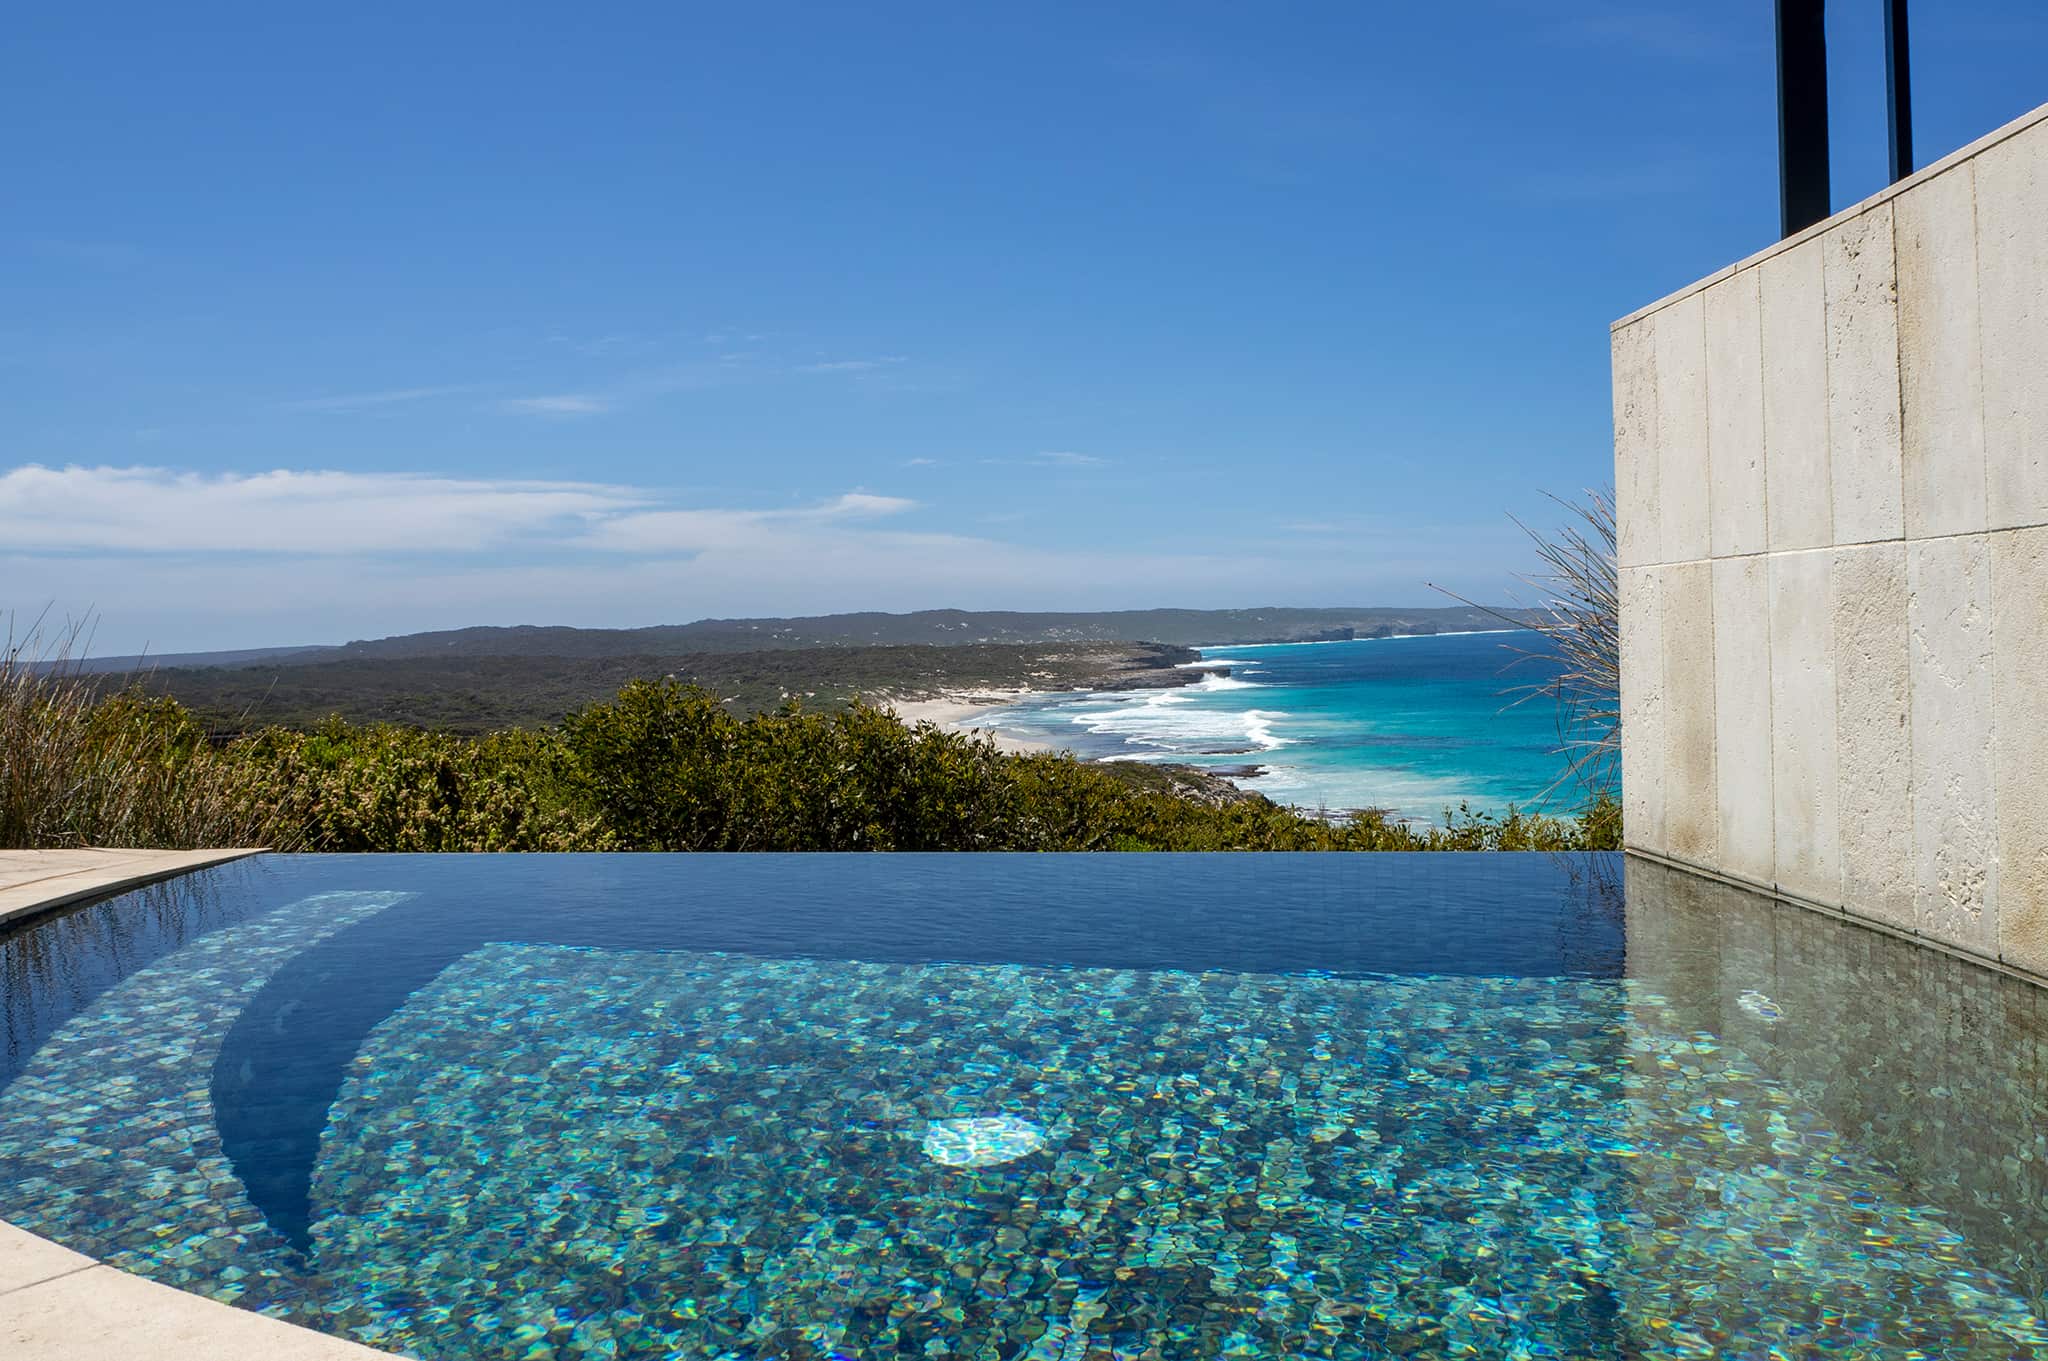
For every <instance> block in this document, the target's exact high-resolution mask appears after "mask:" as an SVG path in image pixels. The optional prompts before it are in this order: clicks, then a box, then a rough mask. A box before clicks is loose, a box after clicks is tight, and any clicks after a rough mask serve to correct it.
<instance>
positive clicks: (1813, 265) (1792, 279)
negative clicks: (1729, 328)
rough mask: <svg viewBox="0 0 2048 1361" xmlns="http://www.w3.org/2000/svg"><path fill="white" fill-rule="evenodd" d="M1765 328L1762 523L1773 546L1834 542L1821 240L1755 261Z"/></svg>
mask: <svg viewBox="0 0 2048 1361" xmlns="http://www.w3.org/2000/svg"><path fill="white" fill-rule="evenodd" d="M1757 280H1758V283H1759V286H1760V294H1761V296H1760V298H1759V300H1758V312H1759V322H1760V325H1761V328H1762V331H1763V360H1764V367H1763V419H1764V480H1765V486H1766V492H1767V498H1768V500H1767V503H1766V505H1765V527H1766V532H1767V535H1768V537H1769V540H1770V547H1771V549H1772V551H1774V552H1776V551H1780V550H1784V549H1796V548H1825V547H1826V546H1828V545H1829V544H1831V543H1833V542H1834V523H1835V522H1834V494H1833V492H1832V491H1831V490H1830V487H1829V482H1830V478H1829V473H1828V402H1827V392H1828V348H1827V292H1826V281H1825V270H1824V268H1823V265H1822V253H1821V242H1820V241H1819V240H1817V239H1816V240H1812V241H1806V242H1802V243H1801V244H1800V245H1797V246H1795V247H1793V248H1792V249H1791V250H1788V251H1782V252H1780V253H1779V254H1777V255H1773V256H1772V257H1770V258H1769V259H1768V260H1765V261H1764V262H1763V263H1762V264H1760V265H1758V266H1757Z"/></svg>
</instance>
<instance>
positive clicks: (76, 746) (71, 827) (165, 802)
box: [0, 621, 288, 849]
mask: <svg viewBox="0 0 2048 1361" xmlns="http://www.w3.org/2000/svg"><path fill="white" fill-rule="evenodd" d="M85 638H86V633H85V631H84V629H83V628H82V627H81V626H71V627H68V628H65V629H63V630H59V631H57V632H56V633H55V635H54V638H53V637H52V636H51V635H49V634H48V633H46V632H45V630H44V629H43V628H42V627H41V625H40V621H39V623H38V625H37V626H35V627H32V628H31V629H30V630H29V631H28V633H27V634H26V636H23V637H17V636H15V635H14V633H13V632H12V630H11V628H10V631H9V633H8V636H7V642H6V650H5V652H4V653H0V848H5V849H24V848H27V849H47V848H53V847H69V846H154V847H180V848H182V847H200V846H252V845H264V844H276V843H277V842H278V841H279V840H280V839H281V838H280V836H279V829H277V828H275V827H273V826H272V825H271V823H272V821H273V818H272V816H271V815H270V814H269V813H268V812H267V811H266V810H267V808H268V807H269V804H268V802H267V801H266V800H265V799H264V798H263V797H262V794H261V791H260V790H259V789H258V788H257V787H256V786H255V783H254V780H253V773H252V772H251V771H250V770H249V769H248V767H247V766H246V764H245V763H241V762H237V761H234V760H231V759H230V758H228V757H227V756H226V755H224V754H223V753H221V752H219V751H217V750H215V749H214V748H213V747H212V746H210V745H209V744H208V743H207V740H206V734H205V732H204V731H203V730H202V729H201V728H200V727H199V725H198V724H196V723H195V722H193V721H192V719H191V717H190V716H189V715H187V714H186V713H185V711H184V710H183V709H181V708H179V707H178V706H177V705H176V704H173V703H172V702H170V701H169V700H163V699H151V698H149V697H147V696H145V695H143V694H142V693H141V692H140V690H139V689H138V688H135V687H133V686H126V687H123V686H118V685H114V684H111V683H110V682H109V679H108V678H107V677H105V676H102V675H94V674H92V673H90V672H88V671H87V670H85V669H84V667H83V666H82V665H80V664H79V662H78V661H77V660H75V658H76V657H77V656H78V654H79V653H80V652H82V650H83V648H82V644H83V642H84V641H85ZM110 691H111V692H112V693H110ZM284 839H288V838H284Z"/></svg>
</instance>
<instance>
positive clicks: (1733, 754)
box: [1713, 557, 1777, 884]
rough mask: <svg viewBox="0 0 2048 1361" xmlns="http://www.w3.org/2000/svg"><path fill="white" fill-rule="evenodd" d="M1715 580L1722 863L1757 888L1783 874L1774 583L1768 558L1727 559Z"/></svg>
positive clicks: (1715, 569)
mask: <svg viewBox="0 0 2048 1361" xmlns="http://www.w3.org/2000/svg"><path fill="white" fill-rule="evenodd" d="M1713 582H1714V633H1713V640H1714V778H1715V782H1716V785H1717V786H1718V789H1719V795H1718V802H1719V804H1720V815H1721V828H1720V843H1721V853H1720V861H1719V865H1720V867H1721V868H1722V869H1725V870H1727V871H1728V872H1729V873H1731V874H1735V875H1739V876H1741V877H1742V878H1744V879H1748V880H1750V881H1751V882H1753V883H1758V884H1768V883H1770V882H1771V881H1772V879H1773V878H1774V877H1775V875H1776V873H1777V862H1776V855H1775V847H1776V843H1777V830H1776V812H1775V810H1774V809H1773V807H1772V803H1771V639H1770V630H1769V629H1768V628H1767V627H1766V621H1767V620H1769V618H1770V609H1771V578H1770V570H1769V565H1768V563H1766V562H1765V560H1764V559H1763V558H1761V557H1747V558H1723V559H1718V560H1716V561H1715V562H1714V564H1713Z"/></svg>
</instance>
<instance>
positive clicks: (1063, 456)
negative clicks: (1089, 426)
mask: <svg viewBox="0 0 2048 1361" xmlns="http://www.w3.org/2000/svg"><path fill="white" fill-rule="evenodd" d="M982 462H983V463H985V464H987V465H989V466H990V467H995V468H1000V467H1005V466H1011V467H1015V466H1023V467H1039V468H1105V467H1108V466H1109V460H1108V459H1106V458H1099V457H1097V456H1096V455H1094V454H1080V453H1076V452H1074V451H1073V450H1072V449H1041V450H1040V451H1039V452H1037V453H1035V454H1031V455H1028V456H1026V457H1024V458H985V459H983V460H982Z"/></svg>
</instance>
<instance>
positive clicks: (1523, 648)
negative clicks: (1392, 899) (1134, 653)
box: [975, 631, 1579, 819]
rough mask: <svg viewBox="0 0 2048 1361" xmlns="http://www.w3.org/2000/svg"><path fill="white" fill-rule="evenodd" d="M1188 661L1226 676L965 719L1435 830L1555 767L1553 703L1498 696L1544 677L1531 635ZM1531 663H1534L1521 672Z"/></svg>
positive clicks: (1229, 651)
mask: <svg viewBox="0 0 2048 1361" xmlns="http://www.w3.org/2000/svg"><path fill="white" fill-rule="evenodd" d="M1518 649H1519V651H1518ZM1200 651H1201V654H1202V661H1201V662H1200V663H1197V664H1191V665H1202V666H1228V667H1229V668H1230V671H1229V674H1228V675H1213V676H1209V677H1206V678H1205V679H1203V680H1201V681H1199V682H1197V683H1196V684H1194V685H1189V686H1183V687H1180V688H1178V689H1171V690H1136V691H1089V690H1076V691H1067V692H1061V693H1054V694H1045V695H1033V696H1030V697H1028V698H1026V699H1025V700H1022V701H1020V702H1017V703H1014V704H1011V705H1007V706H1005V707H1003V708H1001V709H995V710H991V711H989V712H988V713H986V714H980V715H977V716H976V718H975V724H976V726H977V727H992V728H995V729H996V730H998V731H1000V732H1003V733H1007V734H1009V735H1011V736H1014V737H1019V738H1024V739H1027V740H1031V741H1036V742H1044V743H1047V744H1049V745H1051V746H1054V747H1058V748H1064V749H1066V750H1070V751H1072V752H1074V753H1075V754H1076V755H1078V756H1081V757H1083V758H1086V759H1090V760H1137V761H1178V762H1184V763H1186V764H1188V765H1193V766H1202V767H1206V768H1209V769H1212V770H1216V771H1218V772H1219V773H1222V774H1226V775H1229V776H1230V777H1231V778H1232V779H1233V780H1235V781H1236V783H1238V784H1240V785H1242V786H1243V787H1245V788H1247V789H1255V790H1257V791H1258V792H1260V793H1262V794H1264V795H1266V796H1267V797H1268V798H1271V799H1273V800H1274V801H1276V802H1279V803H1286V804H1292V805H1295V806H1297V807H1301V808H1307V809H1321V810H1328V811H1331V812H1336V811H1342V810H1348V809H1355V808H1383V809H1387V810H1389V811H1390V812H1392V813H1395V814H1397V815H1399V816H1402V817H1407V818H1425V819H1435V818H1437V817H1439V816H1440V815H1441V814H1442V812H1443V810H1444V809H1445V808H1446V807H1452V806H1455V805H1456V804H1458V803H1459V802H1461V801H1464V802H1469V803H1470V804H1471V805H1472V806H1473V807H1474V808H1480V809H1487V810H1492V811H1500V810H1503V809H1505V808H1506V807H1507V806H1508V805H1509V804H1510V803H1514V804H1518V805H1520V806H1521V807H1523V808H1525V809H1527V808H1530V807H1532V806H1533V805H1535V803H1536V801H1537V799H1538V797H1539V796H1540V795H1542V794H1543V793H1544V791H1545V790H1547V789H1549V788H1550V787H1551V786H1552V784H1554V783H1555V782H1556V781H1557V779H1558V777H1559V776H1560V775H1561V774H1562V773H1563V772H1564V769H1565V765H1566V762H1565V758H1564V757H1563V756H1561V755H1559V754H1558V751H1557V747H1558V731H1557V706H1556V704H1555V702H1554V701H1553V700H1551V699H1550V698H1549V697H1547V696H1545V697H1540V698H1537V699H1533V700H1530V701H1528V702H1527V703H1525V704H1522V705H1520V706H1518V707H1512V708H1510V707H1507V706H1508V705H1509V703H1510V701H1511V700H1512V699H1513V698H1514V696H1513V695H1512V694H1510V693H1507V692H1509V691H1511V690H1513V689H1514V688H1515V687H1517V686H1522V685H1526V684H1528V683H1530V682H1532V681H1539V680H1544V679H1547V678H1548V677H1550V676H1552V675H1554V674H1555V667H1554V664H1553V663H1551V662H1549V661H1548V660H1547V644H1546V643H1545V641H1544V639H1543V638H1542V636H1541V635H1540V634H1536V633H1530V632H1523V631H1503V632H1497V633H1441V634H1432V635H1427V636H1420V637H1403V638H1371V639H1360V640H1357V641H1352V642H1329V643H1281V644H1261V645H1257V646H1243V645H1240V646H1235V647H1205V648H1202V649H1200ZM1527 652H1537V653H1542V654H1544V656H1543V657H1539V658H1538V659H1537V660H1535V661H1518V658H1520V657H1522V656H1523V655H1524V653H1527ZM1578 797H1579V796H1578V791H1577V789H1576V787H1575V786H1573V785H1570V784H1567V785H1565V786H1563V787H1561V788H1559V789H1558V790H1557V792H1556V793H1555V794H1554V795H1553V796H1552V798H1551V799H1550V801H1549V803H1548V804H1547V805H1545V806H1546V808H1547V809H1548V811H1563V810H1566V809H1569V808H1570V807H1571V806H1573V805H1574V804H1575V803H1576V802H1577V800H1578Z"/></svg>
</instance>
